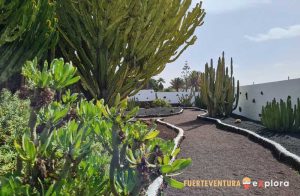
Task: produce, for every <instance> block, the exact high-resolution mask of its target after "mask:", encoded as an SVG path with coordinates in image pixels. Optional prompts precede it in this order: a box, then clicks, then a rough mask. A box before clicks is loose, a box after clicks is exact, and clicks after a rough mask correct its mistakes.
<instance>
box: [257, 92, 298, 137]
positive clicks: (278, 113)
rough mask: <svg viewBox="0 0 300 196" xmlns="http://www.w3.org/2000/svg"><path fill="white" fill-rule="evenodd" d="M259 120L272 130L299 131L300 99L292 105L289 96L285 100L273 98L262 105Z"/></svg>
mask: <svg viewBox="0 0 300 196" xmlns="http://www.w3.org/2000/svg"><path fill="white" fill-rule="evenodd" d="M261 122H262V123H263V125H265V126H266V127H267V128H268V129H270V130H273V131H279V132H287V131H300V126H299V125H300V123H299V122H300V99H299V98H298V99H297V104H295V105H294V107H293V106H292V101H291V97H290V96H288V97H287V100H286V102H284V101H283V100H282V99H280V102H277V101H276V99H275V98H274V99H273V100H272V102H267V104H266V105H265V106H263V107H262V113H261Z"/></svg>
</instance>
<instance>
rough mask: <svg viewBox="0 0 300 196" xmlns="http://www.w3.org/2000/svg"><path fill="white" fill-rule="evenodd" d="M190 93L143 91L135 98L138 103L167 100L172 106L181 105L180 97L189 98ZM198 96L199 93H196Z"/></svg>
mask: <svg viewBox="0 0 300 196" xmlns="http://www.w3.org/2000/svg"><path fill="white" fill-rule="evenodd" d="M189 95H190V92H154V90H141V91H139V92H138V93H137V94H136V95H134V96H133V97H131V98H134V99H135V100H136V101H154V100H155V99H156V98H159V99H165V100H166V101H168V102H169V103H171V104H177V103H179V97H181V96H189ZM196 95H198V93H196ZM194 99H195V98H194V97H193V98H192V103H193V102H194Z"/></svg>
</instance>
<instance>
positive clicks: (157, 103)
mask: <svg viewBox="0 0 300 196" xmlns="http://www.w3.org/2000/svg"><path fill="white" fill-rule="evenodd" d="M152 106H153V107H171V105H170V103H169V102H167V101H166V100H164V99H155V100H154V101H153V102H152Z"/></svg>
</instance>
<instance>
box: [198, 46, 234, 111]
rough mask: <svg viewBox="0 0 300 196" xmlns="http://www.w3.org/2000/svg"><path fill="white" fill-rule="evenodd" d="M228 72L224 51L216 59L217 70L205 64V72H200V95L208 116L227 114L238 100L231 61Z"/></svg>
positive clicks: (211, 64) (211, 65)
mask: <svg viewBox="0 0 300 196" xmlns="http://www.w3.org/2000/svg"><path fill="white" fill-rule="evenodd" d="M230 68H231V70H230V74H229V70H228V67H226V65H225V57H224V52H223V54H222V57H220V58H219V60H218V66H217V70H215V68H214V67H213V60H212V59H211V62H210V66H209V65H208V63H206V65H205V72H204V73H202V74H201V83H200V85H201V96H202V98H203V100H204V102H205V104H206V105H207V109H208V113H209V116H211V117H216V116H228V115H230V114H231V113H232V111H233V110H234V109H236V107H237V104H238V100H239V81H237V90H236V92H235V79H234V77H233V61H232V59H231V63H230Z"/></svg>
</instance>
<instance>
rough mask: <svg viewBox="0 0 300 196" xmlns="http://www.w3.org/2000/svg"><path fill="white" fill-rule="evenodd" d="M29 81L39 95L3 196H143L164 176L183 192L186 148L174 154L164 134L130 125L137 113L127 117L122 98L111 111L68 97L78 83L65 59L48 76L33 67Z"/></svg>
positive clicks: (0, 181)
mask: <svg viewBox="0 0 300 196" xmlns="http://www.w3.org/2000/svg"><path fill="white" fill-rule="evenodd" d="M48 67H50V68H49V69H48ZM23 74H24V76H26V77H27V79H28V82H29V84H30V86H29V88H30V89H31V90H32V91H33V93H31V94H30V95H29V97H30V106H31V107H30V118H29V122H28V127H27V128H26V131H25V133H24V134H23V135H22V139H21V141H20V142H18V141H16V142H14V146H15V148H16V151H17V154H18V157H19V159H17V164H16V165H17V167H16V171H15V172H13V173H7V174H6V175H5V177H2V178H0V186H1V187H0V195H4V196H5V195H141V194H144V193H145V190H146V189H147V188H148V186H149V185H150V183H151V182H153V180H154V179H156V178H157V177H158V176H161V175H162V176H163V179H164V181H165V182H166V183H168V184H169V185H170V186H172V187H175V188H183V187H184V185H183V183H181V182H177V181H176V180H174V179H173V178H172V177H171V176H172V175H174V174H178V173H179V172H181V170H182V169H184V168H186V167H187V166H188V165H189V164H190V163H191V159H177V160H175V161H174V162H173V163H172V164H170V159H172V158H173V157H175V156H176V155H177V154H178V153H179V151H180V149H179V148H178V149H176V150H175V151H174V152H173V147H174V143H173V142H172V141H164V140H162V139H160V138H157V135H158V134H159V131H157V130H155V129H149V128H148V127H147V125H145V124H143V123H141V122H139V121H137V122H132V121H130V119H131V118H132V117H133V116H134V115H135V114H136V112H137V110H138V108H134V109H133V110H131V111H129V112H128V111H126V109H127V104H128V103H127V100H126V99H125V100H120V95H119V94H118V95H117V97H116V100H115V103H114V106H113V107H108V106H107V105H105V104H104V100H97V101H96V100H91V101H87V100H85V99H83V98H82V99H79V97H78V95H77V94H72V93H71V92H70V91H69V90H68V91H64V90H65V88H66V87H68V86H69V85H71V84H74V83H76V82H77V81H78V80H79V78H78V77H76V76H75V74H76V68H74V67H73V66H72V64H69V63H64V61H63V60H62V59H60V60H57V59H55V60H54V61H53V62H52V63H51V64H50V66H48V64H47V63H45V64H44V68H43V70H42V71H39V70H38V69H37V63H36V61H33V62H28V63H27V64H26V65H25V67H24V68H23ZM61 91H62V92H64V93H62V96H57V95H60V92H61Z"/></svg>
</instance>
